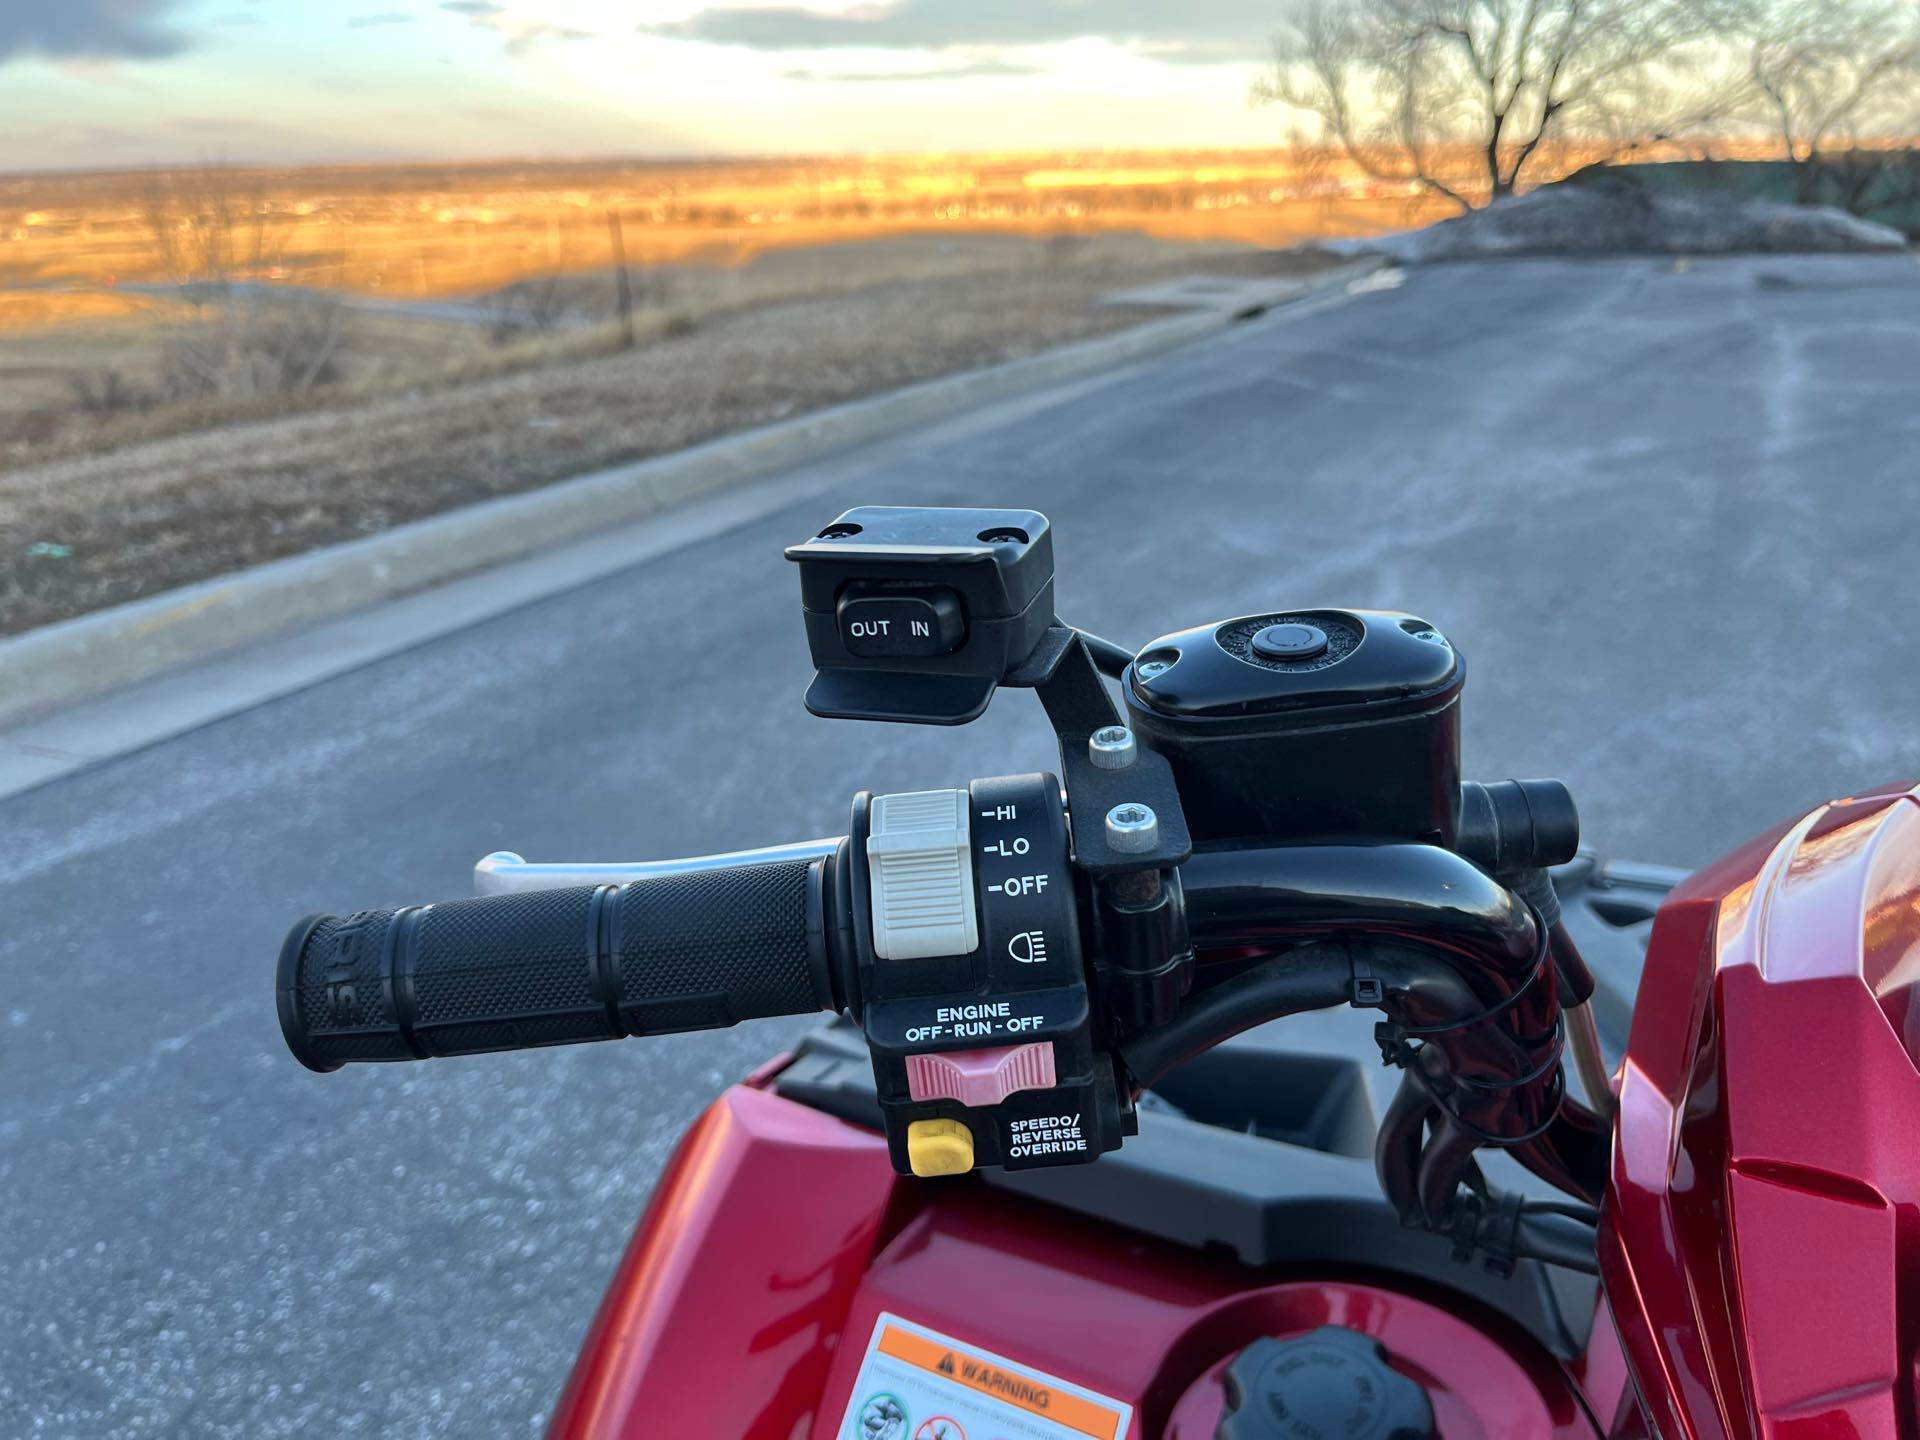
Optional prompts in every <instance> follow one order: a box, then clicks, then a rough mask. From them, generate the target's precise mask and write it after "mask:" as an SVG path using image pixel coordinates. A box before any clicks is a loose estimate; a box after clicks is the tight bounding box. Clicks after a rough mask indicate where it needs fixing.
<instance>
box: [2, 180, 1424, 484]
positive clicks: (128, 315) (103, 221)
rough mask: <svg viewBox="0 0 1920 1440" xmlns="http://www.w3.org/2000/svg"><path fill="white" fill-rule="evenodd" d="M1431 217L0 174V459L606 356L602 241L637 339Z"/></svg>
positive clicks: (1300, 198)
mask: <svg viewBox="0 0 1920 1440" xmlns="http://www.w3.org/2000/svg"><path fill="white" fill-rule="evenodd" d="M1426 213H1427V212H1426V210H1425V208H1424V207H1423V205H1422V203H1421V202H1420V201H1419V200H1418V199H1417V198H1416V197H1413V196H1410V195H1408V194H1406V193H1403V192H1401V191H1399V190H1397V189H1396V188H1394V187H1380V186H1373V185H1367V184H1363V183H1361V182H1360V180H1359V179H1358V177H1354V176H1351V175H1342V174H1338V173H1336V171H1335V169H1334V168H1333V167H1330V166H1329V165H1328V164H1327V163H1325V162H1324V161H1322V160H1317V159H1309V160H1305V161H1303V160H1301V159H1298V158H1295V157H1292V156H1290V155H1289V154H1287V153H1285V152H1278V151H1275V152H1257V153H1239V152H1229V153H1222V154H1164V155H1163V154H1149V155H1134V156H1129V155H1100V156H1091V157H1090V156H1076V155H1041V156H921V157H891V158H885V159H862V158H857V157H855V158H836V159H825V160H805V159H801V160H767V161H732V162H723V163H699V164H686V163H677V164H676V163H651V162H627V163H621V162H595V163H581V164H555V163H543V164H475V165H458V166H400V167H389V168H365V167H359V168H354V167H342V168H305V169H293V170H264V169H248V168H222V169H209V170H202V171H182V172H130V173H127V172H123V173H100V174H78V175H34V176H14V177H0V464H8V463H12V464H18V463H22V462H23V461H25V460H26V459H27V458H29V456H35V455H38V454H41V453H46V452H48V451H49V450H52V451H59V452H66V451H70V450H71V449H73V448H74V447H75V446H96V447H98V446H106V445H112V444H117V443H123V442H124V440H126V439H128V438H140V437H145V436H149V435H152V434H156V433H168V432H174V431H178V430H180V429H183V428H185V429H190V428H194V427H196V426H200V425H204V424H208V423H215V422H217V421H219V420H221V419H223V418H233V417H245V416H252V415H258V414H262V413H267V412H269V411H272V412H278V411H282V410H286V409H289V408H301V407H303V406H304V405H306V404H308V403H310V402H311V396H310V394H309V392H314V391H322V390H334V391H338V392H341V393H348V394H350V393H352V392H355V391H363V392H386V391H389V390H391V389H392V388H393V386H394V385H396V384H422V385H434V384H438V383H442V382H443V381H445V380H446V379H448V378H459V377H463V376H467V375H470V374H474V373H480V374H492V373H499V372H501V371H503V370H509V369H514V368H518V367H520V366H522V365H526V364H539V363H545V361H546V360H547V359H549V358H553V357H556V356H557V357H558V358H562V359H572V358H578V357H579V356H580V355H581V354H582V353H585V352H588V351H591V350H593V349H594V348H595V347H596V346H598V347H600V348H605V347H606V346H608V345H610V344H612V343H615V341H614V338H613V337H610V336H607V335H603V336H600V337H598V339H595V338H592V336H591V332H593V331H594V330H595V328H596V327H597V326H601V325H605V324H608V323H609V322H611V320H612V319H613V317H614V315H615V313H616V309H617V304H618V285H617V279H618V276H619V274H620V273H621V267H620V266H619V265H618V262H617V260H616V254H615V247H616V244H617V245H619V247H620V248H622V249H623V250H624V252H625V253H624V259H625V266H624V273H625V275H626V277H627V281H628V286H629V293H630V295H631V299H632V304H633V307H634V311H635V313H636V315H637V316H638V319H637V320H636V322H635V328H636V330H637V331H638V333H639V336H640V338H642V339H645V338H647V337H648V336H653V335H659V334H662V333H667V332H669V331H674V330H679V329H684V328H685V327H686V326H687V325H689V324H697V323H701V322H702V321H703V320H704V319H706V318H707V317H710V316H713V315H716V314H724V313H731V312H733V311H736V310H739V309H741V308H743V307H749V306H754V305H761V304H767V303H774V302H782V301H787V300H794V299H802V298H807V297H812V296H821V295H827V294H834V293H846V292H849V291H851V290H854V289H858V288H860V287H861V286H864V285H867V284H873V283H891V282H893V281H900V280H914V279H929V278H934V277H937V276H942V275H966V274H973V273H982V272H985V273H1006V272H1009V271H1011V270H1019V269H1027V268H1034V267H1038V268H1041V269H1048V268H1051V269H1060V268H1063V267H1066V266H1071V265H1080V264H1085V263H1088V262H1089V261H1090V260H1091V261H1095V262H1102V261H1114V262H1126V261H1128V260H1130V259H1142V258H1145V257H1147V256H1149V255H1155V256H1158V255H1162V254H1166V253H1172V252H1171V251H1169V250H1168V249H1167V247H1169V246H1171V247H1174V249H1176V250H1177V249H1180V248H1185V247H1196V248H1206V249H1218V248H1220V247H1223V246H1232V247H1246V246H1262V247H1274V246H1284V245H1290V244H1294V243H1297V242H1299V241H1301V240H1307V239H1312V238H1315V237H1319V236H1325V235H1332V234H1355V233H1365V232H1367V231H1372V230H1379V229H1385V228H1394V227H1398V226H1402V225H1405V224H1408V223H1411V222H1412V221H1414V220H1417V219H1419V218H1422V216H1423V215H1424V214H1426ZM848 246H853V247H855V248H853V249H847V248H846V247H848ZM236 335H238V337H239V338H237V339H236V338H235V337H236ZM309 372H311V373H309ZM335 398H338V397H337V395H336V397H335Z"/></svg>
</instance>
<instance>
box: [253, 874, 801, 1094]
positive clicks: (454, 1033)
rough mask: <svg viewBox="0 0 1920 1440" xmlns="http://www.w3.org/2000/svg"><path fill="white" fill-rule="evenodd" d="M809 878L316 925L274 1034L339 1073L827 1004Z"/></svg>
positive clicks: (295, 938) (575, 892)
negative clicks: (374, 1064) (350, 1066)
mask: <svg viewBox="0 0 1920 1440" xmlns="http://www.w3.org/2000/svg"><path fill="white" fill-rule="evenodd" d="M818 866H819V862H818V861H806V860H792V861H777V862H763V863H759V864H752V865H738V866H732V867H728V868H722V869H713V870H695V871H687V872H684V873H680V874H669V875H660V876H654V877H650V878H648V879H644V880H636V881H634V882H633V883H632V884H629V885H624V886H619V887H615V886H611V885H600V886H591V885H589V886H579V887H574V888H570V889H565V890H538V891H531V892H528V893H524V894H517V895H495V896H489V897H487V898H485V899H480V900H455V901H452V902H450V903H448V904H444V905H427V906H414V907H406V908H402V909H398V910H365V911H362V912H360V913H359V914H357V915H348V916H340V915H318V916H314V917H311V918H310V919H307V920H304V921H302V922H301V923H300V924H299V925H297V926H295V927H294V929H293V932H292V933H291V934H290V935H288V937H287V942H286V945H285V947H284V948H283V949H282V950H281V953H280V971H279V1005H280V1027H281V1030H282V1031H283V1032H284V1034H285V1035H286V1040H287V1045H288V1048H290V1049H291V1050H292V1051H293V1053H294V1055H295V1056H296V1057H297V1058H298V1059H299V1060H300V1062H301V1063H302V1064H304V1065H306V1066H308V1067H310V1068H312V1069H315V1070H333V1069H337V1068H338V1067H339V1066H341V1065H343V1064H346V1063H349V1062H352V1061H370V1060H424V1059H427V1058H429V1057H431V1056H436V1055H469V1054H476V1053H478V1052H481V1051H486V1050H515V1049H523V1048H527V1047H532V1046H538V1045H565V1044H570V1043H573V1042H576V1041H581V1040H613V1039H618V1038H619V1037H621V1036H624V1035H657V1034H665V1033H668V1032H672V1031H679V1030H706V1029H712V1028H714V1027H716V1026H722V1025H732V1024H735V1023H736V1022H738V1021H741V1020H750V1019H754V1018H756V1017H759V1016H766V1015H804V1014H807V1013H809V1012H810V1011H814V1010H819V1009H823V1008H831V1007H832V1005H833V998H832V994H831V991H832V986H831V983H830V982H829V981H828V979H827V969H826V961H825V951H824V945H825V939H824V929H823V920H822V904H823V901H822V898H821V894H820V885H819V880H818V876H817V875H816V874H815V871H816V870H817V868H818Z"/></svg>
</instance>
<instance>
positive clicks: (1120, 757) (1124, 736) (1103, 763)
mask: <svg viewBox="0 0 1920 1440" xmlns="http://www.w3.org/2000/svg"><path fill="white" fill-rule="evenodd" d="M1139 753H1140V752H1139V748H1138V747H1137V746H1136V745H1135V744H1134V743H1133V732H1132V731H1131V730H1129V729H1128V728H1127V727H1126V726H1124V725H1103V726H1101V727H1100V728H1099V729H1098V730H1096V731H1094V732H1093V733H1092V734H1091V735H1089V736H1088V737H1087V759H1089V760H1091V761H1092V762H1093V763H1094V765H1095V766H1097V767H1098V768H1100V769H1102V770H1124V769H1126V768H1127V766H1129V765H1131V764H1133V757H1134V756H1135V755H1137V754H1139Z"/></svg>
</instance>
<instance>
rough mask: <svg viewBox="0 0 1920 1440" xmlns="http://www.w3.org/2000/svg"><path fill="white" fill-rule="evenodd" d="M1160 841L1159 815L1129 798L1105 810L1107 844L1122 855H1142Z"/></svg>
mask: <svg viewBox="0 0 1920 1440" xmlns="http://www.w3.org/2000/svg"><path fill="white" fill-rule="evenodd" d="M1159 843H1160V817H1159V816H1158V815H1155V814H1154V813H1153V809H1152V807H1151V806H1147V805H1142V804H1140V803H1139V802H1138V801H1135V800H1129V801H1127V802H1125V803H1124V804H1121V805H1116V806H1114V807H1113V809H1111V810H1109V811H1108V812H1107V844H1109V845H1111V846H1112V847H1113V848H1114V849H1115V850H1118V851H1119V852H1120V853H1121V854H1122V855H1144V854H1145V853H1146V852H1147V851H1149V850H1151V849H1153V848H1154V847H1155V846H1156V845H1158V844H1159Z"/></svg>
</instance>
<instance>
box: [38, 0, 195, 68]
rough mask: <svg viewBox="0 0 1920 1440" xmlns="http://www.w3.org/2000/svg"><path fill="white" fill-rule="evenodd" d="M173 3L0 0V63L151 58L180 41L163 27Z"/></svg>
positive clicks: (182, 43) (174, 50) (174, 49)
mask: <svg viewBox="0 0 1920 1440" xmlns="http://www.w3.org/2000/svg"><path fill="white" fill-rule="evenodd" d="M177 4H178V0H0V62H3V61H6V60H10V59H12V58H13V57H14V56H16V55H50V56H55V57H58V58H62V59H80V60H157V59H160V58H162V57H164V56H167V55H175V54H178V53H179V52H180V51H182V50H184V49H185V48H186V46H187V42H186V40H185V39H184V38H183V37H182V36H180V35H179V34H178V33H177V32H175V31H173V30H171V29H169V28H168V27H167V25H166V24H165V19H166V14H167V12H168V11H170V10H172V9H174V8H176V6H177Z"/></svg>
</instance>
